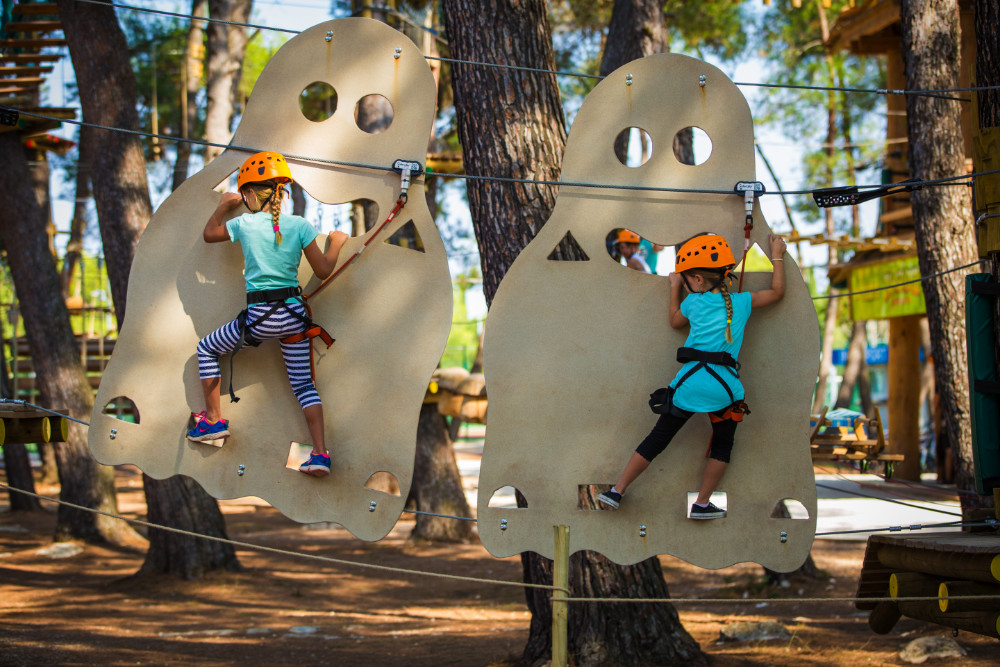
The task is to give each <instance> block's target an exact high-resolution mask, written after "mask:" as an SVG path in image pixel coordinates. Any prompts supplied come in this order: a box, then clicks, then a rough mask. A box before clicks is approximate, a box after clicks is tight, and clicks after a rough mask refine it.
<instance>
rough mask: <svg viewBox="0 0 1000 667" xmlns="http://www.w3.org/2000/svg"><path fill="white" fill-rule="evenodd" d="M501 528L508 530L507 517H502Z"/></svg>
mask: <svg viewBox="0 0 1000 667" xmlns="http://www.w3.org/2000/svg"><path fill="white" fill-rule="evenodd" d="M500 530H507V519H500Z"/></svg>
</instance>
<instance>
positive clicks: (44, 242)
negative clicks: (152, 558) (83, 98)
mask: <svg viewBox="0 0 1000 667" xmlns="http://www.w3.org/2000/svg"><path fill="white" fill-rule="evenodd" d="M0 155H3V156H4V159H3V160H0V183H3V184H4V187H3V188H0V210H2V211H4V216H3V217H2V218H0V221H2V222H0V241H2V243H3V246H4V248H6V250H7V261H8V264H9V265H10V272H11V276H12V277H13V279H14V289H15V292H16V294H17V299H18V304H19V307H20V309H21V314H22V316H23V317H24V327H25V331H26V333H27V336H28V345H29V348H30V351H31V359H32V363H33V364H34V369H35V381H36V383H37V386H38V388H39V391H40V393H41V401H42V402H43V404H45V405H46V406H50V407H54V408H57V409H60V410H67V411H68V414H69V415H70V416H72V417H75V418H76V419H81V420H86V419H89V418H90V412H91V409H92V407H93V404H94V395H93V393H92V392H91V389H90V385H89V383H88V382H87V377H86V374H85V373H84V371H83V366H82V365H81V363H80V354H79V350H78V349H77V344H76V341H75V340H74V337H73V329H72V327H71V326H70V321H69V313H68V312H67V311H66V303H65V301H63V299H62V293H61V291H60V289H59V275H58V274H57V272H56V266H55V262H54V261H53V257H52V253H51V252H50V250H49V244H48V237H47V235H46V229H45V227H46V224H45V220H46V216H45V215H44V214H43V212H42V209H41V207H40V206H39V205H38V202H37V200H36V199H35V193H34V191H33V190H32V187H31V183H30V181H29V179H28V178H26V176H27V174H28V160H27V157H26V155H25V153H24V149H23V147H22V145H21V135H20V133H17V132H8V133H6V134H0ZM55 452H56V459H57V461H58V467H59V482H60V485H61V490H60V497H61V498H62V499H63V500H65V501H67V502H70V503H74V504H77V505H82V506H84V507H89V508H92V509H99V510H103V511H106V512H111V513H115V512H116V511H117V506H116V501H115V491H114V470H113V469H111V468H107V467H104V466H99V465H98V464H97V462H96V461H94V459H93V457H91V456H90V450H89V449H88V448H87V432H86V429H85V428H84V427H83V426H82V425H80V424H78V423H76V422H70V428H69V437H68V438H67V440H66V442H64V443H59V444H57V445H56V446H55ZM133 535H134V533H133V531H132V530H131V529H130V528H128V527H127V525H125V524H122V523H121V522H120V521H115V520H113V519H109V518H107V517H104V516H100V515H97V514H94V513H92V512H88V511H85V510H78V509H73V508H70V507H67V506H65V505H60V506H59V510H58V515H57V523H56V531H55V537H56V539H57V540H66V539H71V538H78V539H82V540H88V541H94V542H102V541H107V542H111V543H114V544H124V543H126V542H128V541H129V539H130V538H131V537H132V536H133Z"/></svg>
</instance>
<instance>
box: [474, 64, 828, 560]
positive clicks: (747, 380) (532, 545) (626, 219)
mask: <svg viewBox="0 0 1000 667" xmlns="http://www.w3.org/2000/svg"><path fill="white" fill-rule="evenodd" d="M701 77H704V78H701ZM701 82H704V85H701ZM692 126H693V127H698V128H701V129H702V130H704V131H705V132H706V133H707V134H708V136H709V138H710V139H711V142H712V152H711V155H710V156H709V158H708V159H707V160H706V161H705V162H704V163H702V164H700V165H699V166H691V165H685V164H681V163H680V162H679V161H678V160H677V159H676V158H675V156H674V151H673V150H672V144H673V140H674V136H675V135H676V134H677V133H678V132H679V131H680V130H682V129H684V128H688V127H692ZM630 127H635V128H641V129H643V130H645V131H646V132H647V133H648V134H649V136H650V138H651V140H652V156H651V158H650V159H649V160H648V161H647V162H646V163H645V164H643V165H642V166H639V167H635V168H632V167H628V166H625V165H623V164H622V163H621V162H620V161H619V160H618V159H617V158H616V156H615V152H614V142H615V138H616V137H617V136H618V135H619V133H620V132H622V131H623V130H626V129H628V128H630ZM754 173H755V170H754V147H753V123H752V119H751V117H750V110H749V108H748V106H747V103H746V100H745V99H744V98H743V96H742V94H741V93H740V92H739V90H738V89H737V88H736V86H735V85H734V84H733V83H732V82H731V81H730V80H729V79H728V78H727V77H726V76H725V75H724V74H723V73H722V72H720V71H719V70H718V69H716V68H715V67H712V66H711V65H708V64H706V63H704V62H701V61H698V60H695V59H692V58H689V57H686V56H681V55H673V54H662V55H654V56H649V57H647V58H643V59H642V60H638V61H634V62H631V63H629V64H628V65H626V66H624V67H622V68H621V69H619V70H617V71H616V72H614V73H613V74H611V75H610V76H608V77H607V78H606V79H604V80H603V81H602V82H601V83H600V84H599V85H598V86H597V87H596V88H595V89H594V90H593V92H591V93H590V95H588V96H587V99H586V100H585V102H584V104H583V107H582V108H581V110H580V112H579V114H578V115H577V117H576V120H575V121H574V123H573V127H572V130H571V133H570V137H569V142H568V144H567V147H566V154H565V157H564V159H563V174H562V182H563V183H564V185H562V186H561V187H560V189H559V199H558V201H557V202H556V207H555V210H554V212H553V214H552V217H551V218H550V219H549V221H548V222H547V223H546V224H545V226H544V227H543V228H542V230H541V231H540V232H539V233H538V235H537V236H536V237H535V238H534V239H533V240H532V242H531V243H530V244H529V245H528V247H527V248H525V249H524V251H523V252H522V253H521V254H520V255H519V256H518V258H517V260H516V261H515V262H514V264H513V265H512V266H511V268H510V270H509V271H508V273H507V274H506V276H505V277H504V279H503V282H502V283H501V285H500V287H499V289H498V291H497V294H496V296H495V298H494V300H493V303H492V307H491V309H490V314H489V318H488V320H487V324H486V334H485V372H486V382H487V387H488V392H489V397H490V407H489V414H490V419H489V427H488V430H487V434H486V443H485V450H484V456H483V462H482V470H481V473H480V480H479V501H478V517H479V535H480V538H481V539H482V541H483V544H484V545H485V546H486V548H487V549H488V550H489V551H490V553H492V554H493V555H494V556H498V557H503V556H509V555H511V554H516V553H519V552H523V551H535V552H538V553H540V554H543V555H545V556H548V557H552V555H553V533H552V527H553V526H554V525H560V524H564V525H568V526H569V527H570V548H571V551H577V550H580V549H590V550H593V551H598V552H600V553H602V554H604V555H605V556H607V557H608V558H610V559H612V560H614V561H615V562H618V563H622V564H628V563H635V562H637V561H640V560H643V559H645V558H648V557H650V556H653V555H656V554H665V553H668V554H673V555H675V556H678V557H680V558H683V559H684V560H687V561H689V562H691V563H694V564H697V565H700V566H703V567H707V568H721V567H726V566H728V565H731V564H733V563H738V562H742V561H756V562H758V563H760V564H762V565H764V566H766V567H768V568H771V569H773V570H778V571H789V570H793V569H795V568H796V567H798V566H799V565H800V564H801V563H802V562H803V561H804V560H805V558H806V557H807V556H808V554H809V549H810V547H811V545H812V540H813V537H814V534H815V526H816V488H815V483H814V479H813V472H812V465H811V458H810V454H809V445H808V442H809V410H810V403H811V400H812V391H813V385H814V382H815V378H816V367H817V363H818V359H819V336H818V326H817V320H816V313H815V310H814V308H813V305H812V302H811V300H810V298H809V292H808V290H807V289H806V285H805V284H804V282H803V280H802V277H801V275H800V273H799V270H798V268H797V266H796V265H795V264H794V263H793V261H792V260H791V258H790V257H786V258H785V273H786V276H787V279H786V282H787V289H786V293H785V297H784V299H783V300H782V301H781V302H779V303H778V304H776V305H773V306H770V307H767V308H763V309H761V310H760V311H758V312H754V313H752V314H751V317H750V321H749V323H748V325H747V330H746V337H745V339H744V344H743V349H742V353H741V354H740V361H741V362H742V364H743V367H742V372H741V376H742V381H743V384H744V386H745V388H746V401H747V403H749V405H750V407H751V409H752V410H753V414H752V415H750V416H748V417H746V419H744V420H743V422H742V423H741V425H740V426H739V428H738V429H737V432H736V446H735V447H734V449H733V453H732V462H731V463H730V465H729V466H728V469H727V470H726V473H725V475H724V477H723V478H722V482H721V484H720V485H719V487H718V491H721V492H725V493H726V494H727V499H728V503H727V504H728V516H726V517H725V518H722V519H716V520H712V521H692V520H690V519H688V518H686V516H687V511H688V508H689V507H690V505H691V502H692V501H691V499H689V497H688V494H689V493H691V492H696V491H698V488H699V486H700V481H701V475H702V470H703V469H704V465H705V454H706V449H707V447H708V444H709V437H710V426H709V419H708V416H707V415H695V416H694V417H692V418H691V419H690V420H689V422H688V423H687V424H686V425H685V426H684V428H683V429H682V430H681V431H680V433H679V434H678V435H677V437H675V438H674V440H673V442H672V443H671V444H670V446H669V447H667V449H666V451H665V452H663V453H662V454H661V455H660V456H659V457H657V458H656V459H655V460H654V461H653V463H652V465H650V467H649V469H647V470H646V472H645V473H643V474H642V475H641V476H640V477H639V479H638V480H637V481H636V482H634V483H633V484H632V485H631V486H630V487H629V488H628V492H627V494H626V495H625V498H624V500H623V502H622V505H621V509H619V510H617V511H602V510H595V509H582V508H581V507H580V506H579V505H578V489H579V487H580V486H582V485H607V486H606V487H605V488H607V487H609V486H610V485H611V484H612V483H614V482H615V481H616V480H617V479H618V475H619V473H620V472H621V470H622V469H623V468H624V466H625V463H626V461H628V459H629V457H630V456H631V454H632V452H633V451H634V450H635V447H636V446H637V445H638V444H639V442H640V441H641V440H642V439H643V438H644V437H645V436H646V434H647V433H648V432H649V430H650V428H651V427H652V426H653V424H654V423H655V422H656V417H657V416H656V415H655V414H653V413H652V412H651V411H650V410H649V408H648V407H647V401H648V397H649V394H650V393H651V392H652V391H654V390H655V389H657V388H658V387H663V386H666V385H667V383H669V381H670V380H671V378H672V377H673V376H674V374H675V373H676V371H677V369H678V368H679V364H678V363H677V362H676V361H675V353H676V350H677V348H678V347H680V346H681V345H682V344H683V343H684V340H685V338H686V336H687V330H686V329H685V330H683V331H675V330H674V329H672V328H671V327H670V325H669V323H668V305H669V296H670V288H669V281H668V279H667V278H666V277H661V276H655V275H648V274H643V273H640V272H638V271H635V270H632V269H628V268H626V267H624V266H622V265H620V264H617V263H616V262H615V261H614V260H613V259H612V258H611V257H610V256H609V254H608V252H607V250H606V246H605V238H606V236H607V235H608V233H609V232H610V231H611V230H612V229H613V228H620V227H627V228H628V229H630V230H633V231H635V232H638V233H639V234H640V235H641V236H642V237H644V238H646V239H649V240H650V241H652V242H654V243H660V244H664V245H673V244H676V243H679V242H681V241H683V240H685V239H687V238H689V237H691V236H693V235H695V234H697V233H699V232H705V231H711V232H714V233H718V234H720V235H722V236H724V237H725V238H726V240H727V241H728V242H729V244H730V246H731V247H732V248H733V251H734V254H736V256H737V260H739V258H740V256H741V254H742V253H741V251H742V248H743V241H744V232H743V226H744V221H745V212H744V199H743V196H742V195H737V194H732V191H733V188H734V186H735V185H736V183H737V182H739V181H753V180H755V178H754ZM567 183H597V184H607V185H625V186H642V187H651V188H673V189H677V190H715V191H719V192H720V193H719V194H715V193H692V192H682V191H681V192H678V191H653V190H635V189H631V190H629V189H614V188H611V189H608V188H597V187H581V186H576V185H565V184H567ZM754 222H755V224H754V228H753V232H752V241H753V242H756V243H757V244H759V245H760V246H761V247H763V248H767V247H768V246H767V241H768V232H769V231H770V229H769V228H768V226H767V223H766V222H765V221H764V219H763V216H762V215H761V214H760V211H759V209H757V208H755V209H754ZM567 235H571V236H572V238H574V239H575V240H576V241H577V242H578V243H579V245H580V247H582V249H583V251H584V252H585V253H586V255H587V258H588V259H587V260H586V261H558V260H555V259H549V256H550V254H551V253H552V251H553V250H554V249H555V248H556V247H557V246H558V245H559V244H560V242H561V241H562V240H563V239H564V238H566V237H567ZM770 280H771V275H770V273H748V274H747V275H746V278H745V280H744V290H747V289H749V290H753V291H756V290H759V289H763V288H767V287H770ZM506 486H512V487H515V488H516V489H518V490H519V491H521V493H522V494H523V495H524V497H525V499H526V500H527V507H526V508H511V507H490V499H491V497H492V496H493V494H494V492H496V491H497V490H498V489H501V488H503V487H506ZM598 490H600V489H598ZM786 499H788V500H793V501H798V502H799V503H801V506H802V507H804V508H805V510H806V511H807V512H808V518H795V519H783V518H776V517H772V514H773V513H774V511H775V509H776V506H778V504H779V503H781V502H782V501H783V500H786ZM795 507H796V508H797V507H798V506H797V505H795Z"/></svg>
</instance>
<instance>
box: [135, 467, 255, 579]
mask: <svg viewBox="0 0 1000 667" xmlns="http://www.w3.org/2000/svg"><path fill="white" fill-rule="evenodd" d="M142 481H143V485H144V487H145V489H146V512H147V519H148V520H149V521H150V522H151V523H156V524H160V525H163V526H170V527H171V528H178V529H181V530H186V531H188V532H192V533H200V534H204V535H212V536H215V537H222V538H225V537H227V534H226V522H225V519H224V518H223V516H222V512H220V511H219V507H218V505H217V504H216V503H215V501H214V500H212V498H211V497H209V496H208V494H206V493H205V491H204V489H202V488H201V486H200V485H199V484H198V483H197V482H196V481H194V480H193V479H191V478H190V477H185V476H183V475H174V476H173V477H168V478H167V479H164V480H154V479H153V478H151V477H149V476H148V475H143V476H142ZM206 498H207V499H208V502H206V500H205V499H206ZM242 569H243V567H242V565H240V562H239V560H237V558H236V552H235V550H234V549H233V547H232V545H230V544H226V543H224V542H216V541H215V540H203V539H199V538H196V537H191V536H188V535H180V534H178V533H173V532H169V531H164V530H157V529H156V528H151V529H150V530H149V550H148V551H147V552H146V560H145V561H144V562H143V564H142V567H141V568H140V569H139V572H138V574H140V575H143V574H161V573H170V574H178V575H180V576H182V577H184V578H185V579H188V580H192V579H199V578H200V577H202V576H203V575H204V574H205V573H206V572H209V571H211V570H229V571H230V572H238V571H241V570H242Z"/></svg>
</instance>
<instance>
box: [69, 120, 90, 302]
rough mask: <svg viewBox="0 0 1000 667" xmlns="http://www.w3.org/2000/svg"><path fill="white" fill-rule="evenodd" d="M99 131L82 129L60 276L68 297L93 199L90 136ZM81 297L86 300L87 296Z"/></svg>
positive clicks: (80, 254)
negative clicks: (67, 236)
mask: <svg viewBox="0 0 1000 667" xmlns="http://www.w3.org/2000/svg"><path fill="white" fill-rule="evenodd" d="M98 131H99V130H95V129H93V128H90V127H81V128H80V142H79V144H77V155H78V156H79V159H78V160H77V162H76V197H75V198H74V204H73V219H72V220H71V221H70V225H69V241H68V242H67V243H66V254H65V255H64V256H63V266H62V272H61V274H60V282H61V284H62V290H63V296H67V297H68V296H72V294H73V291H74V289H73V288H74V286H73V277H74V275H75V272H76V266H77V265H78V264H79V263H80V261H81V260H82V258H83V234H84V232H86V231H87V202H88V201H90V197H91V190H90V151H89V146H90V144H89V142H90V140H91V139H90V136H91V135H92V134H93V133H94V132H98ZM81 292H82V290H81ZM81 296H82V297H83V298H84V300H86V298H87V295H86V294H81Z"/></svg>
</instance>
